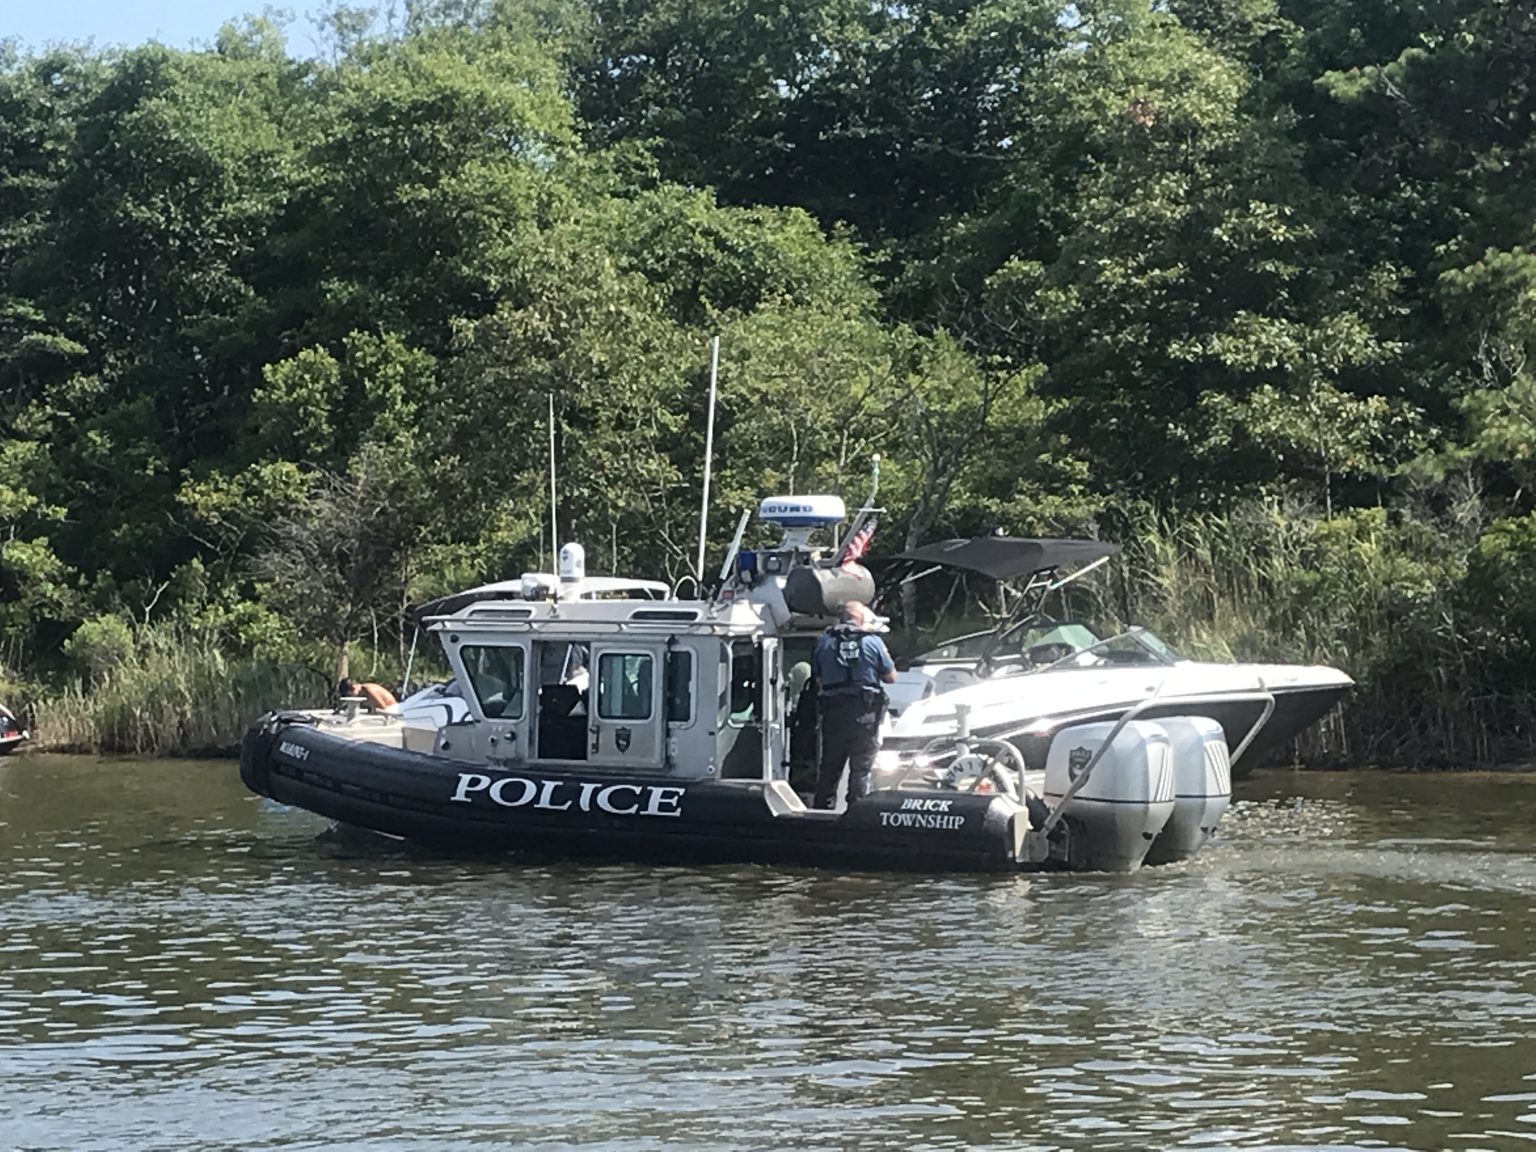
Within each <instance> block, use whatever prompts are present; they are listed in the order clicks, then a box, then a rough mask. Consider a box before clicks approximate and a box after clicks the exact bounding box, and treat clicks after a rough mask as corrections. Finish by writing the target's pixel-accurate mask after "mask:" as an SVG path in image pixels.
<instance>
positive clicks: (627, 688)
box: [597, 652, 651, 720]
mask: <svg viewBox="0 0 1536 1152" xmlns="http://www.w3.org/2000/svg"><path fill="white" fill-rule="evenodd" d="M597 714H598V716H599V717H601V718H602V719H604V720H649V719H650V718H651V657H650V655H649V654H648V653H645V652H605V653H603V654H602V656H601V657H599V658H598V662H597Z"/></svg>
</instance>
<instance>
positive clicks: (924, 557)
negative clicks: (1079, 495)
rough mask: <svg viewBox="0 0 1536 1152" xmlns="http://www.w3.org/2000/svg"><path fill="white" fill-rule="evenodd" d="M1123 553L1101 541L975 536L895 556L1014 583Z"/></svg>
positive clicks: (900, 558)
mask: <svg viewBox="0 0 1536 1152" xmlns="http://www.w3.org/2000/svg"><path fill="white" fill-rule="evenodd" d="M1118 551H1120V545H1118V544H1106V543H1104V542H1103V541H1100V540H1023V539H1020V538H1018V537H1017V536H973V537H971V538H970V539H967V540H940V541H938V542H937V543H935V544H924V545H923V546H922V547H921V548H914V549H913V550H912V551H910V552H903V553H901V554H900V555H899V556H894V557H892V560H893V561H904V562H906V563H910V564H912V565H914V566H917V565H922V564H935V565H938V566H939V567H942V568H961V569H964V570H965V571H967V572H979V573H980V574H981V575H983V576H990V577H991V578H992V579H994V580H1012V579H1015V578H1016V577H1019V576H1029V575H1032V574H1034V573H1036V572H1044V571H1049V570H1050V569H1052V568H1062V567H1065V566H1067V565H1075V564H1091V563H1092V562H1093V561H1095V560H1101V559H1103V558H1104V557H1106V556H1113V555H1114V554H1115V553H1116V552H1118Z"/></svg>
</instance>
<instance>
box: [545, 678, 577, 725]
mask: <svg viewBox="0 0 1536 1152" xmlns="http://www.w3.org/2000/svg"><path fill="white" fill-rule="evenodd" d="M579 703H581V689H580V688H578V687H577V686H576V685H574V684H546V685H544V687H542V688H540V689H539V715H540V716H541V717H543V716H548V717H551V718H556V719H558V718H561V717H565V716H569V715H570V714H571V712H572V711H574V710H575V708H576V705H577V704H579Z"/></svg>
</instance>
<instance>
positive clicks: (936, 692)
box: [885, 536, 1354, 776]
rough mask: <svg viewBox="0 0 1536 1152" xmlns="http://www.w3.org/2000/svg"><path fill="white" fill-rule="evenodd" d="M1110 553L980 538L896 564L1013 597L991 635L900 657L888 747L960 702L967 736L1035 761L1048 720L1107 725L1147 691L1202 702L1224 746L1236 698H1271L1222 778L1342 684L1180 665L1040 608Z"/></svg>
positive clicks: (1157, 644) (1291, 729)
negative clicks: (972, 730) (1002, 587)
mask: <svg viewBox="0 0 1536 1152" xmlns="http://www.w3.org/2000/svg"><path fill="white" fill-rule="evenodd" d="M1118 551H1119V548H1118V546H1116V545H1113V544H1106V543H1102V542H1100V541H1092V540H1035V539H1016V538H1012V537H1002V536H983V537H976V538H973V539H968V540H966V539H959V540H946V541H943V542H941V543H938V544H930V545H926V546H924V547H922V548H918V549H915V550H913V551H911V552H906V553H903V554H902V555H900V556H898V557H896V558H895V562H894V567H893V568H892V573H893V575H895V576H904V577H905V578H906V579H912V578H916V577H917V576H921V575H926V574H928V573H931V572H933V571H935V570H948V571H950V572H954V573H975V574H977V575H981V576H985V577H988V578H990V579H993V580H997V581H1001V582H1005V583H1008V584H1010V585H1012V586H1013V587H1014V598H1013V608H1012V610H1011V611H1010V612H1009V614H1008V616H1007V617H1006V618H1005V619H1003V620H1001V621H1000V622H999V623H998V625H997V626H996V627H995V628H993V629H991V630H989V631H985V632H975V633H971V634H969V635H965V636H960V637H956V638H955V639H952V640H949V641H947V642H945V643H943V644H940V645H937V646H935V647H934V648H932V649H930V650H928V651H926V652H924V653H922V654H921V655H920V656H917V657H915V658H913V659H911V660H910V661H903V662H902V666H901V670H900V671H899V672H898V675H897V681H896V683H895V684H892V685H891V686H890V687H889V689H888V692H887V694H888V696H889V699H890V708H891V713H892V726H891V727H890V729H889V733H888V737H887V744H888V746H889V747H893V748H907V747H911V746H914V745H917V744H920V743H922V742H923V741H924V740H926V739H927V738H928V737H929V736H930V735H931V734H932V730H933V729H934V728H935V727H936V726H938V727H942V725H943V723H944V722H945V721H943V720H942V717H944V716H946V715H949V714H951V713H952V712H953V710H954V704H955V703H957V702H958V703H962V704H966V705H968V706H970V708H971V710H972V716H973V722H974V723H975V725H976V728H977V731H978V732H983V733H985V734H987V735H989V736H995V737H999V738H1007V739H1010V740H1016V741H1017V742H1019V743H1021V744H1022V745H1023V746H1024V750H1025V753H1026V757H1030V756H1031V755H1033V756H1039V755H1041V754H1043V744H1044V742H1045V741H1046V740H1047V738H1048V735H1049V733H1050V731H1051V730H1052V724H1054V723H1057V722H1059V723H1085V722H1090V721H1102V720H1114V719H1117V718H1118V717H1120V716H1121V715H1123V714H1124V713H1125V712H1126V711H1127V710H1128V709H1130V708H1132V707H1134V706H1136V705H1137V704H1139V703H1140V702H1141V701H1143V700H1145V699H1146V698H1147V696H1148V695H1149V694H1151V693H1153V692H1157V693H1159V694H1160V695H1161V696H1164V697H1169V696H1172V697H1178V696H1188V695H1191V694H1197V695H1199V696H1200V697H1201V698H1202V699H1204V700H1206V701H1207V702H1208V703H1207V704H1206V705H1205V706H1204V712H1203V714H1204V715H1208V716H1211V717H1212V718H1213V719H1216V720H1217V721H1219V722H1220V723H1221V724H1222V727H1223V729H1224V730H1225V731H1226V733H1227V739H1228V743H1229V744H1230V745H1231V746H1232V747H1233V748H1234V749H1236V748H1237V747H1238V745H1239V744H1240V743H1241V742H1242V739H1243V735H1244V734H1245V733H1246V732H1247V731H1248V730H1249V726H1250V723H1251V720H1252V714H1251V713H1252V705H1251V704H1249V703H1245V702H1243V701H1245V700H1246V699H1247V698H1248V697H1249V696H1250V695H1251V694H1252V693H1253V692H1254V691H1263V692H1265V693H1268V694H1269V695H1271V696H1273V698H1274V712H1273V715H1272V716H1271V717H1270V718H1269V720H1268V722H1267V723H1266V724H1265V725H1264V726H1263V728H1262V731H1261V732H1260V733H1259V734H1258V736H1257V737H1256V738H1255V739H1254V740H1252V741H1250V742H1248V743H1247V745H1246V747H1244V748H1243V750H1242V751H1241V753H1240V754H1239V755H1235V756H1234V757H1233V765H1232V766H1233V771H1234V774H1235V775H1237V776H1242V775H1245V774H1246V773H1247V772H1248V771H1251V770H1252V767H1253V766H1254V765H1255V764H1258V763H1260V762H1261V761H1262V760H1263V759H1264V758H1265V757H1266V756H1267V755H1268V754H1269V753H1271V752H1273V751H1276V750H1278V749H1280V748H1282V747H1283V746H1284V745H1285V744H1286V742H1288V741H1289V740H1291V739H1292V738H1293V737H1295V736H1296V735H1297V734H1298V733H1300V732H1303V731H1305V730H1306V729H1307V728H1309V727H1310V726H1311V725H1313V724H1314V723H1316V722H1317V721H1318V720H1319V719H1321V718H1322V717H1323V716H1324V715H1325V714H1326V713H1327V712H1328V711H1329V709H1331V708H1332V707H1333V706H1334V705H1335V704H1337V703H1338V702H1339V701H1340V700H1341V699H1343V698H1344V697H1345V696H1346V695H1347V694H1348V692H1349V690H1350V689H1351V688H1352V687H1353V686H1354V681H1353V680H1351V679H1350V678H1349V676H1347V675H1345V674H1344V673H1343V672H1340V671H1339V670H1338V669H1336V668H1329V667H1326V666H1323V665H1300V664H1240V663H1230V664H1228V663H1219V662H1209V661H1194V660H1185V659H1182V658H1180V657H1179V656H1178V654H1177V653H1175V652H1174V651H1173V649H1171V648H1170V647H1169V646H1168V645H1167V644H1165V643H1163V642H1162V641H1161V640H1160V639H1158V638H1157V637H1156V636H1155V635H1153V634H1152V633H1151V632H1149V631H1147V630H1146V629H1144V628H1131V629H1128V630H1126V631H1124V632H1120V633H1116V634H1114V635H1109V636H1106V635H1103V634H1101V633H1099V632H1097V631H1096V630H1094V629H1093V628H1091V627H1090V626H1088V625H1087V624H1084V623H1081V622H1077V621H1070V620H1058V619H1054V618H1052V617H1051V616H1049V615H1048V614H1047V613H1046V612H1045V602H1046V600H1047V598H1048V597H1049V596H1050V595H1051V594H1052V593H1054V592H1056V591H1057V590H1059V589H1060V588H1062V587H1063V586H1065V585H1066V584H1067V583H1069V582H1070V581H1072V580H1075V579H1078V578H1079V577H1081V576H1083V575H1085V574H1087V573H1088V572H1090V571H1092V570H1093V569H1095V568H1097V567H1099V566H1100V565H1102V564H1103V563H1105V562H1106V561H1107V560H1108V559H1109V558H1110V557H1111V556H1113V555H1114V554H1115V553H1116V552H1118ZM894 583H895V581H892V584H894ZM891 586H892V585H887V587H886V589H885V593H886V594H889V592H890V591H891ZM1224 697H1231V699H1230V700H1228V699H1224ZM1031 733H1032V735H1031Z"/></svg>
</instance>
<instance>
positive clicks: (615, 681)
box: [587, 641, 666, 771]
mask: <svg viewBox="0 0 1536 1152" xmlns="http://www.w3.org/2000/svg"><path fill="white" fill-rule="evenodd" d="M662 657H663V648H662V646H661V645H660V644H643V643H633V642H628V641H625V642H621V643H614V644H593V645H592V663H591V665H590V670H591V683H592V696H591V699H592V712H591V723H590V725H589V726H588V734H589V736H590V737H591V743H590V744H589V745H588V747H587V763H588V764H597V765H602V766H604V767H609V768H635V769H645V770H651V771H654V770H655V769H658V768H660V767H661V765H662V758H663V753H664V752H665V749H666V716H665V713H664V710H663V708H662V682H663V679H664V677H663V675H662V668H663V664H662Z"/></svg>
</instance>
